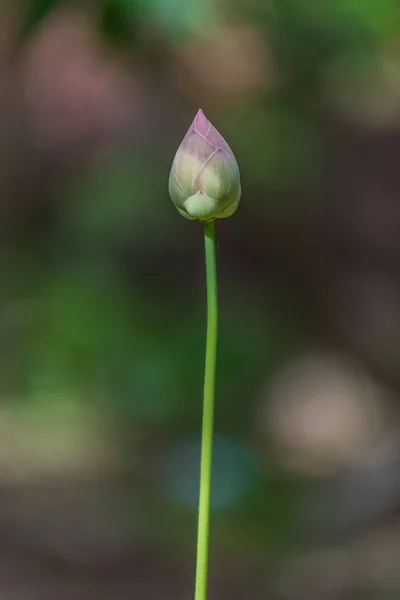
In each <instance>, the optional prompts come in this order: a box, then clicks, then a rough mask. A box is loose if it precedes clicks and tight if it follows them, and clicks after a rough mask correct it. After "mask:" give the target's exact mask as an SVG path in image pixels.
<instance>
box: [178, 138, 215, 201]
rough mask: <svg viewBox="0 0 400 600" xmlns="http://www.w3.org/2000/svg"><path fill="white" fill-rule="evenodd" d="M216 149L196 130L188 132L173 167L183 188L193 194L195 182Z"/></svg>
mask: <svg viewBox="0 0 400 600" xmlns="http://www.w3.org/2000/svg"><path fill="white" fill-rule="evenodd" d="M213 151H214V149H213V147H212V146H211V144H210V143H209V142H208V141H207V140H206V139H205V138H204V137H202V136H201V135H199V134H198V133H197V132H196V131H191V132H190V133H188V134H187V135H186V136H185V137H184V139H183V141H182V143H181V145H180V146H179V148H178V151H177V153H176V155H175V159H174V163H173V169H174V172H175V175H176V177H177V178H178V179H179V182H180V184H181V186H182V188H183V189H184V190H185V191H186V192H187V193H188V195H192V194H193V193H194V190H193V182H194V180H195V178H196V175H197V174H198V172H199V171H200V169H201V167H202V166H203V164H204V163H205V162H206V160H207V159H208V157H209V156H210V155H211V154H212V153H213Z"/></svg>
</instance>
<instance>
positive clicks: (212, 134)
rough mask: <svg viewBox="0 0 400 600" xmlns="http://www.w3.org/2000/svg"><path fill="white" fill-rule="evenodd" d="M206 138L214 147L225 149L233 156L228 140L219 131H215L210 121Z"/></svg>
mask: <svg viewBox="0 0 400 600" xmlns="http://www.w3.org/2000/svg"><path fill="white" fill-rule="evenodd" d="M207 139H208V141H209V142H210V143H211V144H212V145H213V146H214V147H215V148H220V149H221V150H225V152H227V153H228V154H230V155H231V156H233V157H234V156H235V155H234V154H233V152H232V150H231V148H230V146H229V144H228V142H227V141H226V140H225V139H224V138H223V137H222V135H221V134H220V133H219V131H217V130H216V129H215V127H214V125H212V124H211V123H210V129H209V131H208V134H207ZM235 160H236V159H235Z"/></svg>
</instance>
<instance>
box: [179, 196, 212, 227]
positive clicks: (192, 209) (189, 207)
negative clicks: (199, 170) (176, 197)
mask: <svg viewBox="0 0 400 600" xmlns="http://www.w3.org/2000/svg"><path fill="white" fill-rule="evenodd" d="M183 208H184V209H185V210H186V212H187V213H188V215H189V216H190V217H192V218H193V219H201V220H203V219H212V218H213V217H215V216H216V213H217V212H218V202H217V201H216V200H214V198H210V196H207V194H205V193H204V192H197V194H195V195H194V196H190V198H188V199H187V200H185V202H184V203H183Z"/></svg>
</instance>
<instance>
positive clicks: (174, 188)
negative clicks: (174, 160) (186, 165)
mask: <svg viewBox="0 0 400 600" xmlns="http://www.w3.org/2000/svg"><path fill="white" fill-rule="evenodd" d="M168 191H169V195H170V197H171V200H172V202H173V203H174V204H175V206H180V207H182V206H183V203H184V202H185V200H186V198H187V197H188V196H189V195H190V194H188V193H187V192H186V191H185V190H184V188H183V186H182V184H181V182H180V181H179V179H178V177H177V176H176V173H175V168H174V165H172V169H171V172H170V174H169V182H168Z"/></svg>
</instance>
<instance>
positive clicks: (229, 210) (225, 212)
mask: <svg viewBox="0 0 400 600" xmlns="http://www.w3.org/2000/svg"><path fill="white" fill-rule="evenodd" d="M239 200H240V192H239V197H238V199H237V200H236V202H234V203H233V204H228V205H227V206H225V208H224V209H222V210H221V211H220V212H219V213H218V218H219V219H225V218H226V217H230V216H231V215H233V213H234V212H236V209H237V207H238V206H239Z"/></svg>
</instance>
